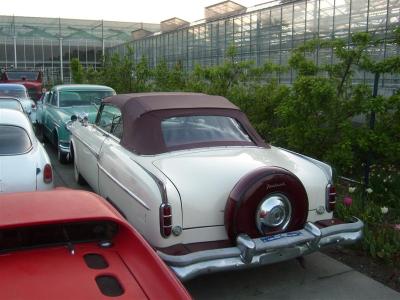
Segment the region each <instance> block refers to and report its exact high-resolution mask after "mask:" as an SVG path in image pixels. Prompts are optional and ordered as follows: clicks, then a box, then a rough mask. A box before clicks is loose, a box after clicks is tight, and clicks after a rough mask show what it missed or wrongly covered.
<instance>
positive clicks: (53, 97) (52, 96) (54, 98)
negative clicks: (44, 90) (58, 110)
mask: <svg viewBox="0 0 400 300" xmlns="http://www.w3.org/2000/svg"><path fill="white" fill-rule="evenodd" d="M49 97H50V101H49V104H51V105H54V106H57V92H52V93H51V94H50V96H49Z"/></svg>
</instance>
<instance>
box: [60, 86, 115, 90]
mask: <svg viewBox="0 0 400 300" xmlns="http://www.w3.org/2000/svg"><path fill="white" fill-rule="evenodd" d="M53 90H57V91H79V90H81V91H88V90H93V91H97V90H101V91H114V90H113V89H112V88H110V87H109V86H106V85H97V84H61V85H56V86H54V87H53Z"/></svg>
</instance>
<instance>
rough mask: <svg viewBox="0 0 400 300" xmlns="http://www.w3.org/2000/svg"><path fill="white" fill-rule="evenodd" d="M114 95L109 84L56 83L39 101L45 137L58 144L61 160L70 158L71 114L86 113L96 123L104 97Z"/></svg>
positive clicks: (40, 122) (80, 114) (90, 120)
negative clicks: (69, 125) (68, 125)
mask: <svg viewBox="0 0 400 300" xmlns="http://www.w3.org/2000/svg"><path fill="white" fill-rule="evenodd" d="M112 95H115V91H114V90H113V89H112V88H110V87H107V86H102V85H91V84H72V85H57V86H54V87H53V88H52V89H51V90H50V92H49V94H48V95H47V97H43V101H42V102H41V103H39V105H38V110H39V113H38V115H39V116H40V117H39V119H38V124H39V128H40V130H41V132H42V134H43V140H44V141H49V142H51V143H52V144H53V145H54V146H56V147H57V150H58V159H59V161H60V162H61V163H67V162H68V160H69V149H70V147H69V143H70V133H69V131H68V129H67V127H66V125H67V124H68V122H70V120H71V116H72V115H75V116H78V117H82V118H85V117H87V119H88V121H89V122H91V123H93V122H94V121H95V118H96V115H97V111H98V108H99V104H100V102H101V100H102V99H103V98H106V97H109V96H112Z"/></svg>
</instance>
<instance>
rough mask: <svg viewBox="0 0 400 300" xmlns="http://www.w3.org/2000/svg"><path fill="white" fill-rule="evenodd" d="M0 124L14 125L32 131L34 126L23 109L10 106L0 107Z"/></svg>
mask: <svg viewBox="0 0 400 300" xmlns="http://www.w3.org/2000/svg"><path fill="white" fill-rule="evenodd" d="M0 125H14V126H19V127H22V128H24V129H25V130H27V131H29V134H30V135H32V134H33V132H31V129H32V126H31V123H30V121H29V119H28V117H27V116H26V115H25V114H24V113H23V112H21V111H18V110H15V109H8V108H0Z"/></svg>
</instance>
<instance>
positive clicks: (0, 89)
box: [0, 84, 28, 98]
mask: <svg viewBox="0 0 400 300" xmlns="http://www.w3.org/2000/svg"><path fill="white" fill-rule="evenodd" d="M0 96H4V97H15V98H28V94H27V92H26V89H25V87H24V86H18V85H17V86H13V87H10V86H9V85H1V84H0Z"/></svg>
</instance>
